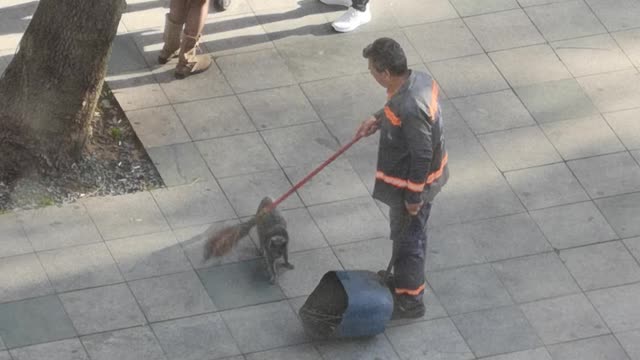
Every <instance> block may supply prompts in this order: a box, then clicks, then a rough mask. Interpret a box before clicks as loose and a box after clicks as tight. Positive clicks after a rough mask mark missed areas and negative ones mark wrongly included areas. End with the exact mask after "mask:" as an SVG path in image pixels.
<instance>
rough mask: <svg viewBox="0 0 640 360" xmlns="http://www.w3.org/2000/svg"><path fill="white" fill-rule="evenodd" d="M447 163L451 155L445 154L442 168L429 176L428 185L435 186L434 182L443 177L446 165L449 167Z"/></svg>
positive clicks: (441, 164)
mask: <svg viewBox="0 0 640 360" xmlns="http://www.w3.org/2000/svg"><path fill="white" fill-rule="evenodd" d="M447 161H449V154H447V153H444V156H443V157H442V162H441V163H440V168H439V169H438V170H436V171H434V172H432V173H431V174H429V176H427V185H431V184H433V182H434V181H436V180H438V178H439V177H440V176H442V172H443V171H444V167H445V165H447Z"/></svg>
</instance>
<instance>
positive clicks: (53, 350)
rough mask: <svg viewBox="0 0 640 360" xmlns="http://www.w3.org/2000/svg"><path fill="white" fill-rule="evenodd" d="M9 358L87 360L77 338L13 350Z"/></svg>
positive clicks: (16, 359) (25, 359)
mask: <svg viewBox="0 0 640 360" xmlns="http://www.w3.org/2000/svg"><path fill="white" fill-rule="evenodd" d="M11 356H13V359H14V360H41V359H51V360H89V356H88V355H87V352H86V351H85V350H84V348H83V347H82V344H81V343H80V340H79V339H78V338H74V339H69V340H60V341H55V342H50V343H45V344H38V345H33V346H27V347H23V348H19V349H13V350H11ZM0 359H2V357H0Z"/></svg>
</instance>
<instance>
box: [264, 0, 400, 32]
mask: <svg viewBox="0 0 640 360" xmlns="http://www.w3.org/2000/svg"><path fill="white" fill-rule="evenodd" d="M274 5H275V4H274ZM284 5H285V4H283V6H280V7H278V6H270V7H269V8H262V9H259V10H256V11H255V14H256V19H257V20H258V22H260V23H261V26H262V29H264V31H265V32H266V33H267V39H268V40H271V41H278V40H283V39H313V38H315V37H319V36H326V35H330V34H331V32H332V29H331V27H330V26H329V24H328V18H329V17H331V19H329V21H333V18H334V17H337V16H339V15H337V14H336V13H337V12H335V13H334V12H330V10H331V9H332V8H329V7H327V6H326V5H324V4H322V3H321V2H319V1H300V2H298V3H297V4H295V5H294V4H287V6H284ZM333 9H336V8H333ZM380 10H381V7H380V6H376V7H372V8H371V11H372V13H373V21H371V22H370V23H368V24H366V25H365V26H362V27H361V28H360V30H361V31H375V30H383V29H388V28H389V27H394V26H395V21H394V19H393V17H391V14H390V13H388V12H387V13H383V12H381V11H380ZM376 15H377V16H376ZM380 15H382V16H383V17H384V19H382V18H381V16H380ZM385 20H386V21H385Z"/></svg>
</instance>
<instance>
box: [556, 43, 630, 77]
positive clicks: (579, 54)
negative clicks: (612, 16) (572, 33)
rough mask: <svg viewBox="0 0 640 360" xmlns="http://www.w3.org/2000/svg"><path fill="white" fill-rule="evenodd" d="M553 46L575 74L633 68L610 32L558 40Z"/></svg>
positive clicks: (590, 73) (581, 74) (582, 74)
mask: <svg viewBox="0 0 640 360" xmlns="http://www.w3.org/2000/svg"><path fill="white" fill-rule="evenodd" d="M551 46H553V48H554V50H555V51H556V54H558V56H559V57H560V59H561V60H562V62H563V63H564V64H565V65H566V66H567V68H568V69H569V71H571V73H572V74H573V76H584V75H592V74H599V73H604V72H611V71H616V70H627V69H632V68H633V64H631V62H630V61H629V59H628V58H627V56H626V55H625V54H624V53H623V52H622V50H621V49H620V47H618V45H617V44H616V42H615V41H614V40H613V38H612V37H611V36H610V35H609V34H604V35H596V36H589V37H583V38H579V39H572V40H564V41H557V42H553V43H551Z"/></svg>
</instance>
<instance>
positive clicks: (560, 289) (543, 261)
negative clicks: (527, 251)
mask: <svg viewBox="0 0 640 360" xmlns="http://www.w3.org/2000/svg"><path fill="white" fill-rule="evenodd" d="M493 269H494V270H495V271H496V273H497V274H498V277H499V278H500V280H501V281H502V283H503V284H504V286H505V287H506V288H507V290H508V291H509V293H510V294H511V296H512V297H513V299H514V300H515V301H516V302H517V303H523V302H527V301H534V300H540V299H545V298H551V297H556V296H561V295H567V294H571V293H577V292H580V288H579V287H578V285H576V283H575V281H574V280H573V278H572V277H571V274H569V272H568V271H567V269H566V268H565V267H564V265H563V264H562V261H561V260H560V258H559V257H558V256H557V255H556V254H555V253H545V254H539V255H533V256H527V257H523V258H518V259H511V260H506V261H502V262H497V263H493Z"/></svg>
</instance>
